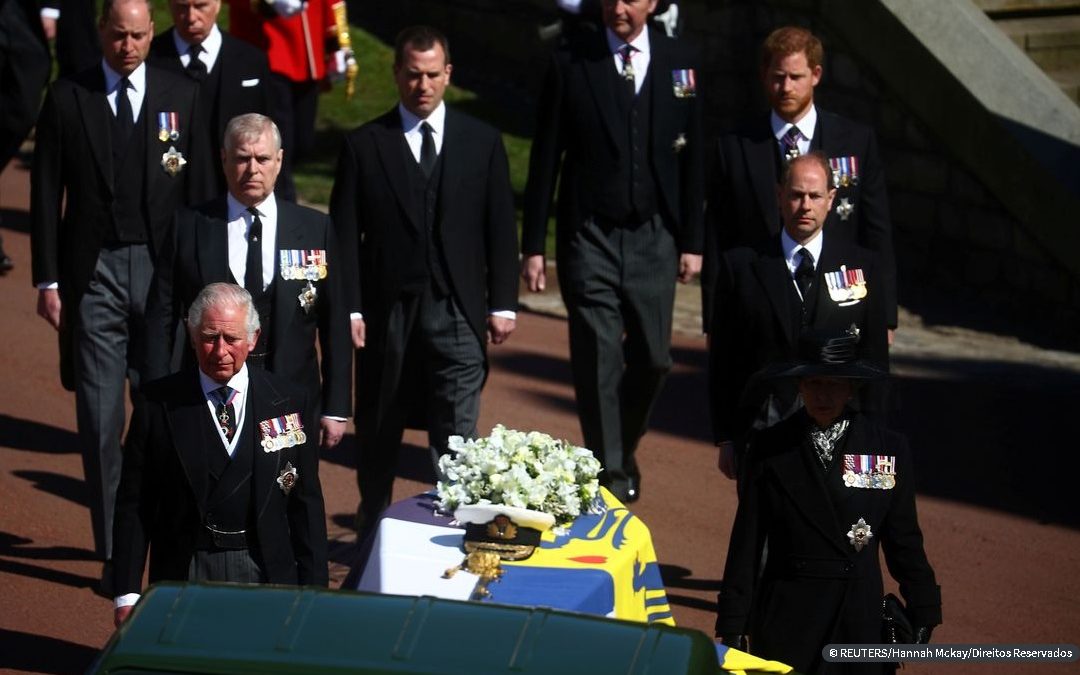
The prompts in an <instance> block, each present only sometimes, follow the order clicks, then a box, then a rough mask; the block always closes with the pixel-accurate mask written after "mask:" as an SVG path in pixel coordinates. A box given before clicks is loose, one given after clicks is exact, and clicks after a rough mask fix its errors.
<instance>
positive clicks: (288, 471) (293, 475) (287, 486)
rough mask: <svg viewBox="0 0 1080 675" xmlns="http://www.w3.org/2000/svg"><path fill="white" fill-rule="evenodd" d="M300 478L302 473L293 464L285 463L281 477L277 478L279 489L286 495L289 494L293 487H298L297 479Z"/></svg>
mask: <svg viewBox="0 0 1080 675" xmlns="http://www.w3.org/2000/svg"><path fill="white" fill-rule="evenodd" d="M299 477H300V472H299V471H298V470H297V469H296V467H295V466H293V465H292V462H285V468H284V469H283V470H282V471H281V475H280V476H278V478H277V484H278V487H280V488H281V491H282V492H284V493H285V494H289V492H291V491H292V489H293V486H295V485H296V479H297V478H299Z"/></svg>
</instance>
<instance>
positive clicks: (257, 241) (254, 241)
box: [244, 206, 263, 297]
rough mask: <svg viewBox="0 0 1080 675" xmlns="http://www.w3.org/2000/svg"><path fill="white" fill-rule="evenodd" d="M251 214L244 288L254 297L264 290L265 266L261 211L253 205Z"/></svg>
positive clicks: (249, 211) (249, 210)
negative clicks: (263, 265)
mask: <svg viewBox="0 0 1080 675" xmlns="http://www.w3.org/2000/svg"><path fill="white" fill-rule="evenodd" d="M248 213H250V214H251V228H250V229H249V230H248V247H247V269H246V270H244V288H246V289H247V291H248V293H251V295H252V296H253V297H258V296H259V295H262V291H263V268H262V221H261V220H259V212H258V211H256V210H255V207H254V206H252V207H251V208H249V209H248Z"/></svg>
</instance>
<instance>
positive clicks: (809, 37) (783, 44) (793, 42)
mask: <svg viewBox="0 0 1080 675" xmlns="http://www.w3.org/2000/svg"><path fill="white" fill-rule="evenodd" d="M799 52H802V53H804V54H806V63H807V65H809V66H810V69H811V70H813V69H814V68H816V67H817V66H820V65H821V62H822V61H824V60H825V48H824V47H822V46H821V40H819V39H817V38H816V37H814V34H813V33H811V32H810V31H808V30H806V29H805V28H800V27H799V26H784V27H782V28H777V29H776V30H774V31H773V32H771V33H769V37H767V38H765V43H764V44H763V45H762V46H761V69H762V70H763V71H764V70H766V69H767V68H768V67H769V64H771V63H772V61H773V59H774V58H776V57H778V56H787V55H789V54H798V53H799Z"/></svg>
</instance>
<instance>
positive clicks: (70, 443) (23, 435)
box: [0, 221, 79, 455]
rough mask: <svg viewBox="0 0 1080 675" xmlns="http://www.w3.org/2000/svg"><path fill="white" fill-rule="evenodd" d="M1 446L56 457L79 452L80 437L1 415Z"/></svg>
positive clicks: (55, 428) (63, 430) (36, 423)
mask: <svg viewBox="0 0 1080 675" xmlns="http://www.w3.org/2000/svg"><path fill="white" fill-rule="evenodd" d="M5 223H6V221H5ZM0 445H3V446H6V447H9V448H12V449H13V450H28V451H30V452H45V453H49V454H55V455H60V454H73V453H78V452H79V436H78V434H76V433H75V432H73V431H68V430H67V429H61V428H59V427H54V426H52V425H50V424H42V423H41V422H32V421H30V420H24V419H20V418H18V417H12V416H10V415H4V414H2V413H0Z"/></svg>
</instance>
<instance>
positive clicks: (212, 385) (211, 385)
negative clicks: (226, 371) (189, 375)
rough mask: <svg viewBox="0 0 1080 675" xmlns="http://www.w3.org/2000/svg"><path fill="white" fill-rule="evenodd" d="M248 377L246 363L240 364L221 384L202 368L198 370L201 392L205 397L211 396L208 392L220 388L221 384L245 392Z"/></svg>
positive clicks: (210, 392)
mask: <svg viewBox="0 0 1080 675" xmlns="http://www.w3.org/2000/svg"><path fill="white" fill-rule="evenodd" d="M249 380H250V378H249V376H248V369H247V364H246V363H245V364H244V365H242V366H240V370H238V371H236V374H234V375H233V376H232V377H230V378H229V381H228V382H226V383H225V384H224V385H222V384H221V383H220V382H217V381H216V380H213V379H211V378H210V376H209V375H207V374H206V373H204V372H203V371H202V370H200V371H199V384H200V385H202V390H203V394H204V395H205V396H206V398H211V397H210V394H212V393H213V392H214V391H216V390H218V389H221V387H222V386H228V387H232V388H233V389H235V390H236V391H238V392H240V393H241V394H244V393H247V389H248V382H249Z"/></svg>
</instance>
